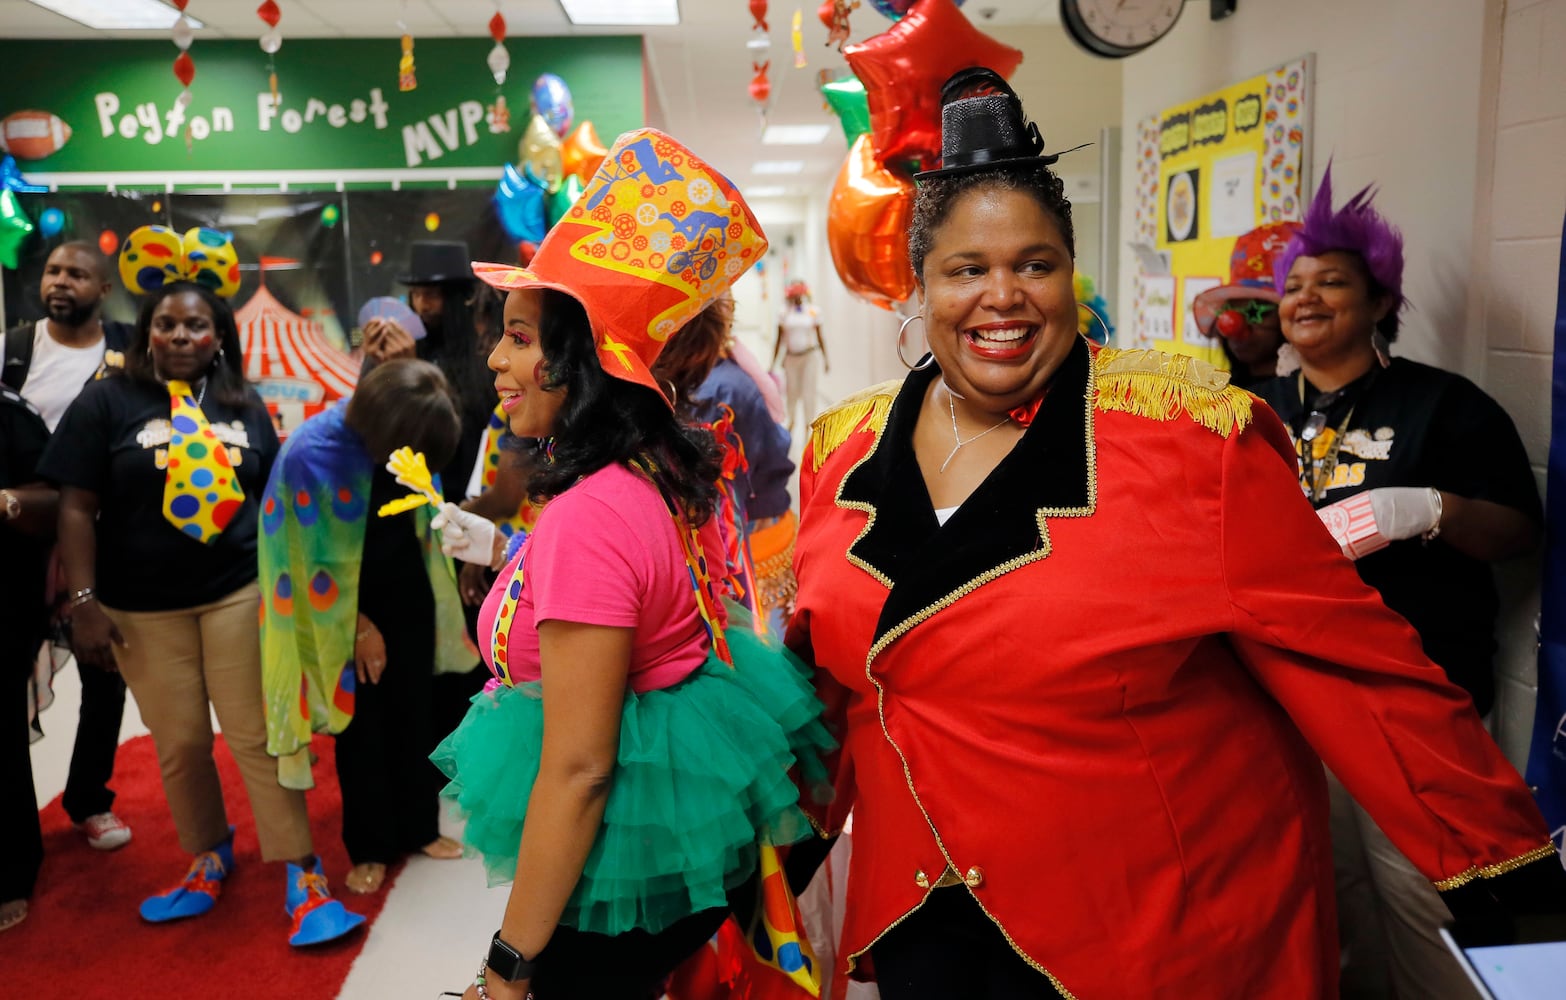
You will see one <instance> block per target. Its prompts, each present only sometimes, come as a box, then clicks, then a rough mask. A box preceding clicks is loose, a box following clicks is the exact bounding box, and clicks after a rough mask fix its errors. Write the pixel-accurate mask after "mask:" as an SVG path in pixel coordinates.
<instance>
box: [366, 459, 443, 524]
mask: <svg viewBox="0 0 1566 1000" xmlns="http://www.w3.org/2000/svg"><path fill="white" fill-rule="evenodd" d="M386 471H387V472H390V473H391V474H392V475H393V476H396V477H397V482H399V483H401V484H402V485H404V486H406V487H408V489H410V490H412V491H413V492H412V493H409V494H408V495H407V496H405V497H398V498H397V499H396V500H391V501H388V502H387V503H383V504H381V509H380V510H378V511H376V512H375V513H376V514H377V515H378V516H380V517H391V516H393V515H395V514H401V513H402V512H403V511H405V510H413V509H414V508H415V507H422V506H424V505H425V504H429V505H430V506H431V507H439V506H440V505H441V504H442V503H444V502H445V498H443V497H442V496H441V495H440V494H439V493H437V492H436V491H435V479H434V477H433V476H431V475H430V467H429V465H428V463H426V462H425V461H424V453H423V452H418V451H414V450H413V449H412V448H407V447H403V448H398V449H397V450H396V451H394V452H392V453H391V458H388V459H387V460H386Z"/></svg>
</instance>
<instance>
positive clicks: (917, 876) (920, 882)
mask: <svg viewBox="0 0 1566 1000" xmlns="http://www.w3.org/2000/svg"><path fill="white" fill-rule="evenodd" d="M914 885H916V886H918V887H919V888H921V889H928V888H930V876H928V875H926V874H925V873H924V869H923V868H921V869H919V870H918V871H916V872H914Z"/></svg>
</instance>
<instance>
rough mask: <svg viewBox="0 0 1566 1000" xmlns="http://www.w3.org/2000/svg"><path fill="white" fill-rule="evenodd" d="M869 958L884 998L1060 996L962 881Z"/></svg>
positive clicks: (1041, 999)
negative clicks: (1008, 938)
mask: <svg viewBox="0 0 1566 1000" xmlns="http://www.w3.org/2000/svg"><path fill="white" fill-rule="evenodd" d="M870 958H871V959H872V961H873V962H874V964H875V978H876V985H877V986H879V987H880V989H881V998H882V1000H937V998H939V1000H947V998H950V997H963V998H965V1000H1061V998H1060V993H1059V992H1057V991H1056V989H1055V987H1054V986H1053V985H1052V984H1051V983H1050V981H1049V979H1048V978H1047V977H1046V976H1045V975H1044V974H1043V973H1041V972H1039V971H1038V970H1037V969H1035V968H1033V967H1032V966H1031V965H1029V964H1028V963H1027V962H1024V961H1023V960H1022V957H1021V956H1019V955H1018V954H1017V953H1016V952H1015V951H1013V950H1012V948H1011V945H1009V944H1007V943H1006V938H1005V937H1004V936H1003V935H1002V934H1001V932H1000V928H998V927H996V926H995V924H994V922H993V921H991V920H990V918H989V917H986V916H985V915H984V911H983V910H981V909H979V904H978V903H977V902H975V900H974V898H973V896H972V895H970V894H969V893H968V890H967V889H964V888H963V887H962V886H949V887H946V888H942V889H936V890H935V891H934V892H933V893H931V894H930V898H929V900H928V901H927V902H926V903H925V904H924V905H923V906H921V907H920V908H919V909H917V910H915V911H914V913H913V914H912V915H911V916H910V917H908V919H906V920H904V921H903V922H902V923H900V924H898V925H897V926H896V927H894V928H892V930H891V931H889V932H888V933H887V935H886V936H885V937H883V938H881V940H879V941H877V942H876V943H875V945H874V946H873V947H872V948H871V949H870ZM540 1000H543V998H540Z"/></svg>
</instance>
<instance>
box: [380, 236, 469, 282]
mask: <svg viewBox="0 0 1566 1000" xmlns="http://www.w3.org/2000/svg"><path fill="white" fill-rule="evenodd" d="M471 259H472V255H471V254H469V253H468V245H467V244H466V243H458V242H453V241H448V240H417V241H415V242H413V243H410V244H409V245H408V270H407V272H406V273H404V274H399V275H397V280H398V281H400V282H402V283H403V284H404V285H436V284H440V283H441V282H443V281H474V280H476V279H475V278H474V276H473V265H472V264H471V263H469V261H470V260H471Z"/></svg>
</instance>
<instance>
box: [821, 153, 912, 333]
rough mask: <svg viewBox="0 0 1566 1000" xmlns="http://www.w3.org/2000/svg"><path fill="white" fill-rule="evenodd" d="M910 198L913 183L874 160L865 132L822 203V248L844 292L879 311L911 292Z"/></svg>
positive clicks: (888, 307)
mask: <svg viewBox="0 0 1566 1000" xmlns="http://www.w3.org/2000/svg"><path fill="white" fill-rule="evenodd" d="M913 200H914V189H913V185H912V184H910V183H909V182H908V181H906V180H904V179H903V178H902V177H900V176H898V175H897V174H895V173H893V172H892V171H890V170H888V169H886V168H885V167H883V166H881V164H879V163H877V162H876V156H875V149H874V147H873V146H872V145H871V142H870V135H869V133H866V134H864V135H861V136H860V137H859V138H857V139H855V140H854V145H853V148H851V149H850V150H849V151H848V159H847V160H845V161H844V162H843V169H842V170H841V171H839V172H838V175H837V183H836V184H834V185H833V187H832V199H831V201H830V202H828V204H827V248H828V249H830V250H831V251H832V264H833V266H834V267H836V268H837V275H838V277H839V278H842V279H843V284H844V285H845V286H846V287H847V288H848V290H849V291H850V292H853V293H854V294H855V295H857V296H859V297H860V298H862V299H864V300H865V301H866V302H870V303H873V304H874V305H878V306H880V307H882V308H883V309H890V308H892V304H893V303H894V302H901V301H903V300H904V299H906V298H908V296H910V295H912V294H913V290H914V273H913V268H912V267H911V266H910V265H909V263H908V219H909V216H910V215H911V214H912V213H913Z"/></svg>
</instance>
